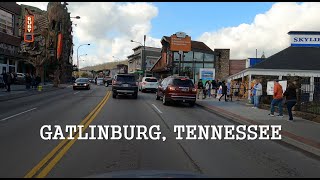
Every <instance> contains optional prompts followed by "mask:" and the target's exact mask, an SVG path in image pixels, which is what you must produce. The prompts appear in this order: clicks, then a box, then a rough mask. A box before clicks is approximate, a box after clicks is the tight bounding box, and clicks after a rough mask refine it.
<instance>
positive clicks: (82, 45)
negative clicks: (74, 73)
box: [77, 44, 90, 75]
mask: <svg viewBox="0 0 320 180" xmlns="http://www.w3.org/2000/svg"><path fill="white" fill-rule="evenodd" d="M84 45H88V46H90V44H81V45H80V46H79V47H81V46H84ZM79 47H78V48H77V62H78V75H79V74H80V66H79V55H78V50H79Z"/></svg>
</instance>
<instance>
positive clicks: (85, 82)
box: [73, 78, 90, 90]
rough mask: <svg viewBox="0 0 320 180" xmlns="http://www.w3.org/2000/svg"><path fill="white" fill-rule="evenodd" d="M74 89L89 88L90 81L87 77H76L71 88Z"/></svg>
mask: <svg viewBox="0 0 320 180" xmlns="http://www.w3.org/2000/svg"><path fill="white" fill-rule="evenodd" d="M76 89H87V90H89V89H90V82H89V79H88V78H78V79H76V81H75V83H73V90H76Z"/></svg>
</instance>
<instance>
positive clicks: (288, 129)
mask: <svg viewBox="0 0 320 180" xmlns="http://www.w3.org/2000/svg"><path fill="white" fill-rule="evenodd" d="M196 103H197V104H198V105H199V106H201V107H203V108H205V109H207V110H209V111H211V112H214V113H216V114H219V115H221V116H224V117H226V118H228V119H231V120H233V121H235V122H237V123H240V124H245V125H251V124H254V125H281V126H282V130H281V135H282V141H284V142H286V143H288V144H291V145H293V146H296V147H298V148H300V149H303V150H305V151H308V152H311V153H313V154H316V155H318V156H320V133H319V132H320V123H316V122H313V121H309V120H305V119H302V118H299V117H295V116H294V117H293V119H294V121H293V122H290V121H287V119H289V117H288V115H286V114H284V117H283V118H280V117H276V116H275V117H270V116H268V114H269V113H270V111H268V110H264V109H253V108H251V107H252V105H247V104H246V103H244V102H241V101H231V102H230V101H228V102H225V101H224V99H223V100H222V99H221V101H219V100H218V99H215V98H206V99H203V100H202V99H201V98H200V99H197V101H196ZM275 115H277V113H275Z"/></svg>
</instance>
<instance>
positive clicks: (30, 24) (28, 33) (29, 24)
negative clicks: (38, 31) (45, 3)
mask: <svg viewBox="0 0 320 180" xmlns="http://www.w3.org/2000/svg"><path fill="white" fill-rule="evenodd" d="M25 23H26V24H25V28H24V29H25V31H24V41H25V42H33V41H34V35H33V31H34V16H33V15H26V16H25Z"/></svg>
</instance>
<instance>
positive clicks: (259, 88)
mask: <svg viewBox="0 0 320 180" xmlns="http://www.w3.org/2000/svg"><path fill="white" fill-rule="evenodd" d="M253 89H254V91H255V93H254V96H253V107H252V108H254V109H258V107H259V100H260V97H261V95H262V85H261V83H260V79H257V80H256V84H255V85H254V86H253Z"/></svg>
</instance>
